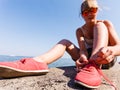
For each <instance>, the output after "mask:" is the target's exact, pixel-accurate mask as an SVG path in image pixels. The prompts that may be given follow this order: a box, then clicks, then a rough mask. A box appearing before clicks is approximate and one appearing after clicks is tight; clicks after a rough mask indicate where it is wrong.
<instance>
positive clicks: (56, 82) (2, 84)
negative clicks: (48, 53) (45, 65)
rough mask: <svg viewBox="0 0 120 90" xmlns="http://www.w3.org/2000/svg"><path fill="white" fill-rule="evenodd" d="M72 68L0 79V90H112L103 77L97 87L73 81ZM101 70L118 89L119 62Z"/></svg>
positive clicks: (119, 87) (59, 68) (119, 82)
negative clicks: (39, 74)
mask: <svg viewBox="0 0 120 90" xmlns="http://www.w3.org/2000/svg"><path fill="white" fill-rule="evenodd" d="M74 68H75V67H74V66H67V67H56V68H50V69H49V73H47V74H46V75H41V76H28V77H19V78H11V79H0V90H114V88H113V87H112V86H111V85H110V84H109V83H108V82H107V81H106V80H104V79H103V80H102V85H101V86H100V87H99V88H98V89H88V88H85V87H83V86H80V85H78V84H76V83H74V77H75V75H76V71H75V69H74ZM103 72H104V74H105V75H106V76H107V77H108V78H109V79H110V80H111V81H112V82H113V83H114V85H115V86H116V87H117V89H118V90H120V64H118V63H116V64H115V65H114V66H113V67H112V68H110V69H107V70H103Z"/></svg>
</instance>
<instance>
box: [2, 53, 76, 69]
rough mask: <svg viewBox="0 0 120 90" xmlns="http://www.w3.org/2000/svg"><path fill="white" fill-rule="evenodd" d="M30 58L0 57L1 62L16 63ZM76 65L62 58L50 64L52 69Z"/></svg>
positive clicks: (70, 60) (68, 59) (69, 59)
mask: <svg viewBox="0 0 120 90" xmlns="http://www.w3.org/2000/svg"><path fill="white" fill-rule="evenodd" d="M29 57H30V56H8V55H0V62H5V61H16V60H20V59H22V58H29ZM73 65H75V63H74V61H73V60H72V59H71V58H60V59H58V60H57V61H55V62H53V63H51V64H49V65H48V66H49V67H50V68H51V67H61V66H73Z"/></svg>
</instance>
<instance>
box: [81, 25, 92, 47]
mask: <svg viewBox="0 0 120 90" xmlns="http://www.w3.org/2000/svg"><path fill="white" fill-rule="evenodd" d="M81 30H82V33H83V35H85V33H84V31H83V30H84V29H83V28H82V27H81ZM84 40H85V46H86V48H87V49H88V48H92V47H93V39H88V38H85V37H84Z"/></svg>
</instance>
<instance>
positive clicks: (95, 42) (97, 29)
mask: <svg viewBox="0 0 120 90" xmlns="http://www.w3.org/2000/svg"><path fill="white" fill-rule="evenodd" d="M98 10H99V7H98V4H97V2H96V0H84V2H83V3H82V4H81V16H82V18H83V19H84V21H85V24H84V25H83V26H81V27H80V28H78V29H77V30H76V36H77V40H78V44H79V48H78V47H76V46H75V45H74V44H73V43H72V42H71V41H69V40H66V39H63V40H61V41H59V42H58V43H57V44H56V45H55V46H54V47H53V48H52V49H51V50H49V51H48V52H46V53H45V54H43V55H40V56H37V57H34V58H25V59H22V60H19V61H15V62H0V72H1V74H0V77H3V78H11V77H19V76H27V75H37V74H44V73H47V72H48V67H47V64H50V63H52V62H54V61H56V60H57V59H59V58H60V57H62V56H63V54H64V52H65V51H67V52H68V53H69V55H70V56H71V57H72V59H73V60H74V61H75V63H76V67H77V69H78V70H80V69H81V68H84V66H85V68H86V66H87V67H88V66H92V68H93V67H94V69H96V66H101V65H104V64H109V63H110V62H112V61H114V58H115V56H119V55H120V40H119V38H118V36H117V34H116V32H115V29H114V26H113V24H112V23H111V22H110V21H108V20H97V19H96V18H97V14H98ZM92 61H94V65H93V64H92V65H91V62H92ZM85 68H84V69H85ZM82 71H83V69H82V70H81V72H82ZM81 72H78V73H77V75H76V77H75V80H76V82H78V83H79V84H81V83H80V82H82V85H86V86H88V87H97V86H99V85H100V80H101V78H100V75H99V73H98V71H96V70H93V72H94V74H95V76H94V75H93V76H92V75H87V74H86V73H84V74H83V73H82V74H81ZM93 72H90V73H92V74H93ZM86 75H87V76H86ZM82 76H86V77H82ZM80 77H81V78H86V79H90V80H88V82H89V83H91V82H96V83H97V84H96V85H89V83H87V84H85V83H86V81H85V82H83V81H82V80H81V78H80ZM95 77H96V78H97V79H98V80H94V81H93V78H95Z"/></svg>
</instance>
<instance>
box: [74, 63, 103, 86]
mask: <svg viewBox="0 0 120 90" xmlns="http://www.w3.org/2000/svg"><path fill="white" fill-rule="evenodd" d="M97 69H99V68H98V67H96V65H94V63H89V64H88V65H86V66H85V67H84V68H82V69H81V70H80V72H79V73H77V75H76V77H75V82H76V83H78V84H80V85H83V86H85V87H88V88H98V87H99V86H100V84H101V75H100V74H99V73H98V71H97Z"/></svg>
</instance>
